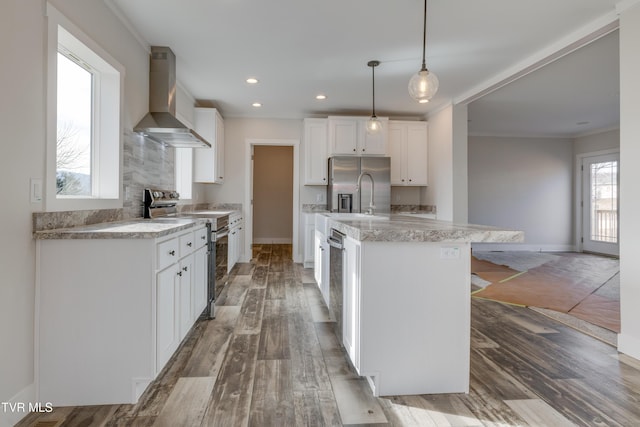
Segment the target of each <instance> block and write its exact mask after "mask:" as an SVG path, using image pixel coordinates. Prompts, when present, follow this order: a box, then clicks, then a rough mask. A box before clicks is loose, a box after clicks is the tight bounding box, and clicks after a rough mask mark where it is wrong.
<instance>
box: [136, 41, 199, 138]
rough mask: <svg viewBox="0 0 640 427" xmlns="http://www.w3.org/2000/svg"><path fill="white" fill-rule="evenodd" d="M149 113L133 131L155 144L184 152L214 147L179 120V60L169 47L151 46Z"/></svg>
mask: <svg viewBox="0 0 640 427" xmlns="http://www.w3.org/2000/svg"><path fill="white" fill-rule="evenodd" d="M149 72H150V73H149V113H148V114H147V115H146V116H144V117H143V118H142V120H140V123H138V124H137V125H136V127H134V128H133V131H134V132H136V133H139V134H141V135H143V136H145V137H147V138H149V139H151V140H152V141H155V142H159V143H161V144H166V145H169V146H172V147H180V148H210V147H211V144H210V143H209V142H207V141H206V140H205V139H204V138H203V137H201V136H200V135H198V134H197V133H196V132H195V131H194V130H193V129H189V128H188V127H187V126H185V125H184V124H183V123H182V122H181V121H180V120H178V119H177V118H176V56H175V55H174V53H173V52H172V51H171V49H169V48H168V47H164V46H151V62H150V65H149Z"/></svg>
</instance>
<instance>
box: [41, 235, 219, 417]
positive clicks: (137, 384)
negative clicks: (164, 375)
mask: <svg viewBox="0 0 640 427" xmlns="http://www.w3.org/2000/svg"><path fill="white" fill-rule="evenodd" d="M201 234H202V228H197V229H195V231H194V228H191V229H187V230H182V231H179V232H176V233H173V234H169V235H165V236H162V237H159V238H155V239H154V238H131V239H115V238H104V239H99V238H87V239H51V240H37V242H36V245H37V257H36V270H37V277H38V280H37V282H36V289H37V292H36V295H37V302H36V324H35V330H36V349H35V351H36V352H37V354H36V361H37V362H36V363H37V368H36V372H37V375H36V381H35V383H36V387H37V395H38V396H39V399H41V400H42V401H44V402H51V403H52V404H53V405H54V406H79V405H103V404H122V403H136V402H137V401H138V399H139V398H140V396H141V395H142V393H143V392H144V390H145V389H146V388H147V386H148V385H149V384H150V383H151V382H152V381H153V380H154V379H155V378H156V376H157V375H158V374H159V373H160V371H161V370H162V369H163V367H164V365H165V364H166V362H167V361H168V360H169V359H170V358H171V356H172V355H173V353H174V352H175V350H176V349H177V348H178V346H179V345H180V342H181V341H182V340H183V339H184V337H185V336H186V334H187V333H188V331H189V330H190V328H191V326H192V325H193V323H194V322H195V321H196V319H197V317H198V316H199V315H200V313H202V311H203V310H204V308H205V306H206V279H207V262H206V257H207V247H206V241H202V240H201V239H197V237H198V236H200V235H201Z"/></svg>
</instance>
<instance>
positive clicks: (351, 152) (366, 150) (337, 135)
mask: <svg viewBox="0 0 640 427" xmlns="http://www.w3.org/2000/svg"><path fill="white" fill-rule="evenodd" d="M379 119H380V121H381V122H382V132H379V133H377V134H375V135H371V134H369V133H367V121H368V120H369V118H368V117H340V116H329V119H328V122H329V155H330V156H337V155H341V156H345V155H346V156H384V155H386V154H387V132H388V122H389V120H388V118H385V117H380V118H379Z"/></svg>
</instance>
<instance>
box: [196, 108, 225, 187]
mask: <svg viewBox="0 0 640 427" xmlns="http://www.w3.org/2000/svg"><path fill="white" fill-rule="evenodd" d="M194 115H195V120H194V127H195V131H196V132H198V133H199V134H200V135H201V136H202V137H203V138H204V139H206V140H207V141H209V143H210V144H211V148H195V149H194V159H193V181H194V182H207V183H218V184H220V183H222V182H223V181H224V122H223V120H222V116H221V115H220V113H219V112H218V110H216V109H215V108H196V109H195V112H194Z"/></svg>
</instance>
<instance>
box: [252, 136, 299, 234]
mask: <svg viewBox="0 0 640 427" xmlns="http://www.w3.org/2000/svg"><path fill="white" fill-rule="evenodd" d="M292 241H293V147H291V146H273V145H258V146H254V147H253V239H252V243H253V244H291V243H292Z"/></svg>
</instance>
